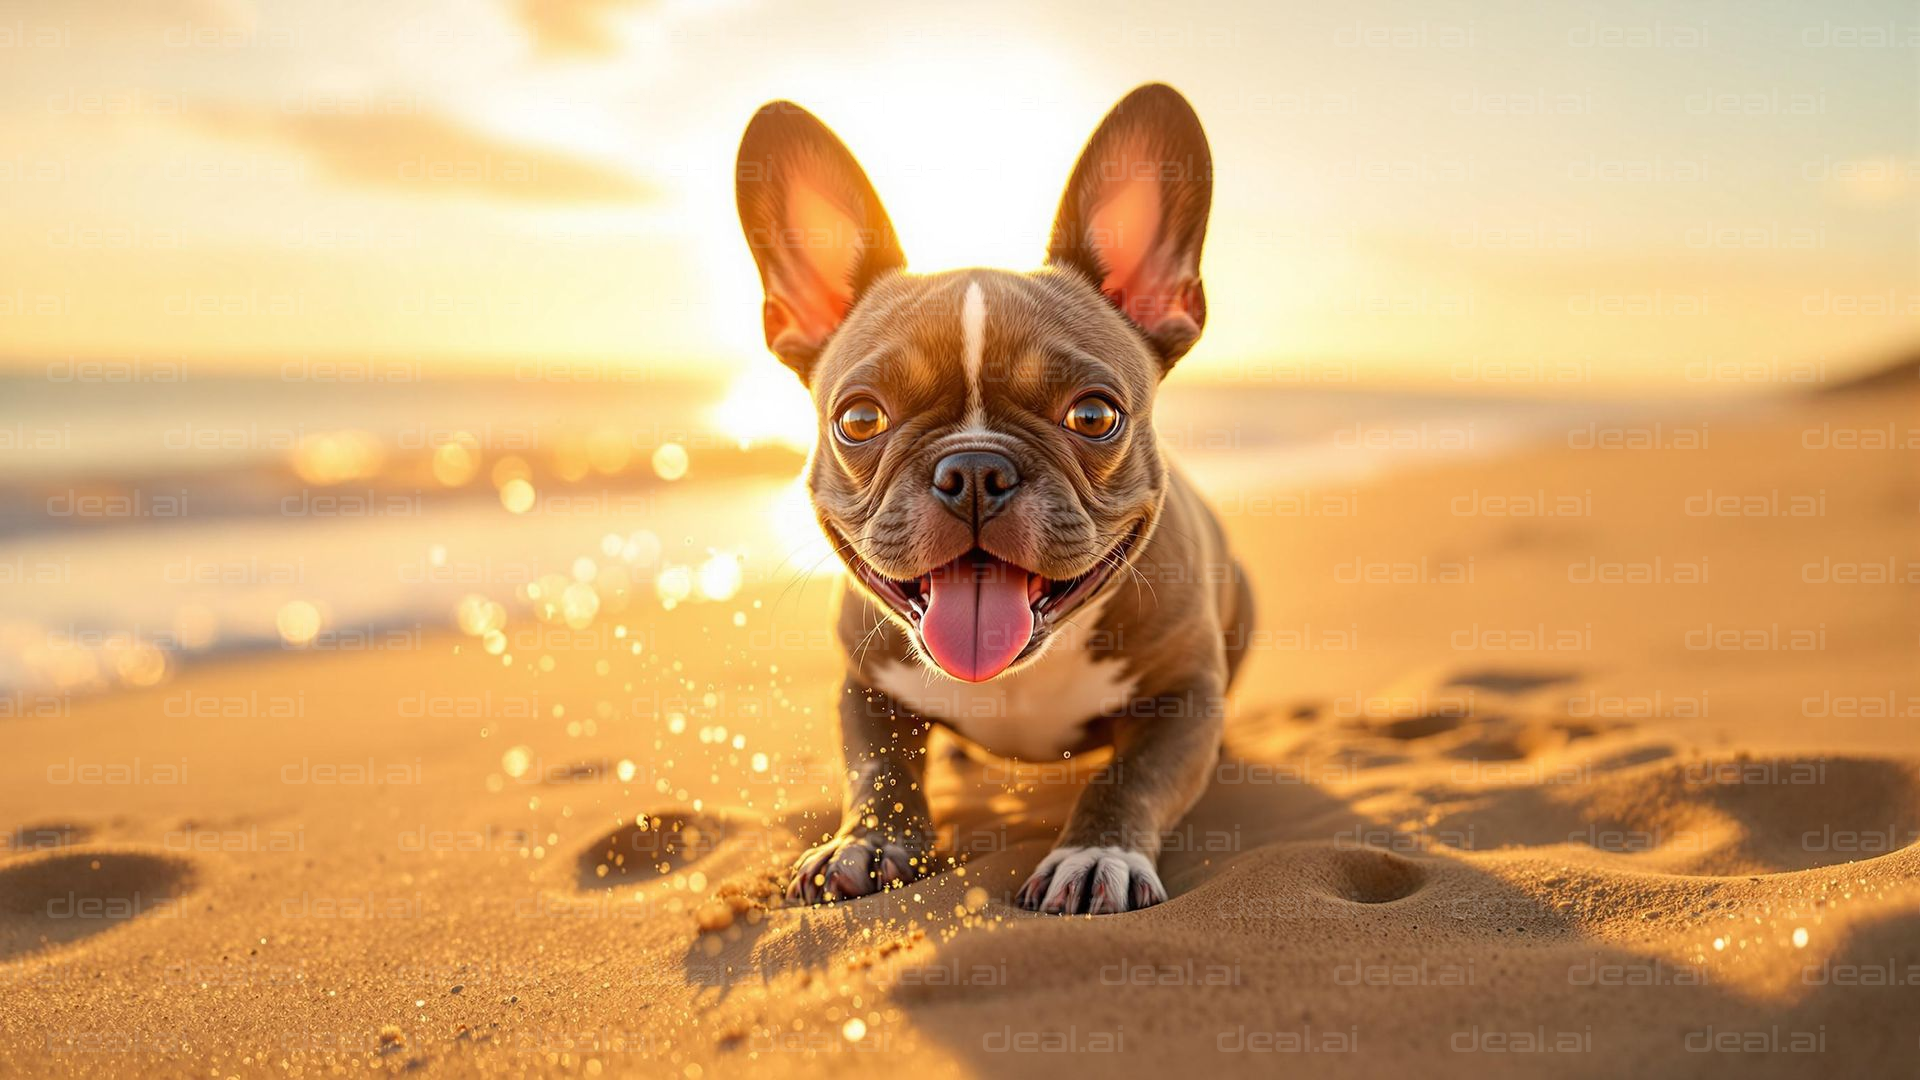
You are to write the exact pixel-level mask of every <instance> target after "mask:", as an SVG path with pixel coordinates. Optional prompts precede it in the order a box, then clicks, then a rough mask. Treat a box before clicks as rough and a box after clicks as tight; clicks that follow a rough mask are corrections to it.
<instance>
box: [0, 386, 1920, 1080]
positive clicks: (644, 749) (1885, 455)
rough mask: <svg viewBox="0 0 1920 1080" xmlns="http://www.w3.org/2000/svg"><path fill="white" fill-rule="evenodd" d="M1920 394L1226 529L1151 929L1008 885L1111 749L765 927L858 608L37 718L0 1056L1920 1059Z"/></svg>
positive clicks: (1791, 1065)
mask: <svg viewBox="0 0 1920 1080" xmlns="http://www.w3.org/2000/svg"><path fill="white" fill-rule="evenodd" d="M1909 376H1910V373H1909ZM1917 407H1920V387H1917V386H1916V384H1915V382H1914V380H1913V379H1912V378H1911V377H1907V378H1905V379H1895V380H1888V381H1887V384H1885V385H1878V386H1874V387H1872V388H1870V389H1868V390H1861V391H1857V392H1852V393H1824V394H1818V395H1796V396H1782V397H1779V398H1776V399H1774V400H1773V402H1772V403H1771V404H1769V405H1767V406H1765V407H1763V408H1759V409H1754V410H1748V411H1747V412H1744V413H1742V414H1740V415H1739V416H1738V417H1736V418H1733V419H1727V418H1724V417H1720V416H1718V415H1715V416H1713V417H1711V418H1709V417H1708V414H1706V413H1705V412H1704V411H1703V412H1702V413H1701V417H1700V418H1699V419H1697V420H1692V419H1689V418H1688V417H1687V416H1686V415H1680V416H1678V417H1677V418H1676V417H1675V416H1674V415H1671V414H1669V415H1667V416H1665V417H1664V418H1662V419H1661V420H1659V421H1657V422H1655V421H1649V422H1647V423H1645V424H1632V423H1629V424H1618V423H1611V422H1607V423H1592V424H1585V425H1582V426H1579V427H1575V428H1570V429H1569V430H1568V431H1567V433H1566V435H1565V437H1564V438H1555V439H1548V440H1542V441H1541V442H1540V443H1539V444H1536V445H1535V446H1533V447H1531V448H1529V449H1527V450H1524V451H1521V452H1518V453H1513V454H1508V455H1504V456H1497V457H1493V458H1490V459H1470V460H1448V461H1447V462H1445V463H1443V464H1440V465H1438V466H1430V467H1426V468H1420V469H1415V470H1412V471H1405V472H1397V473H1393V474H1391V475H1388V476H1386V477H1384V478H1381V479H1376V480H1368V481H1363V482H1359V483H1355V484H1346V483H1338V484H1328V485H1323V486H1321V487H1319V488H1304V489H1303V488H1299V487H1284V486H1275V487H1272V488H1257V487H1241V488H1237V489H1233V490H1224V491H1222V490H1215V491H1213V492H1212V495H1213V498H1214V499H1215V501H1216V503H1217V504H1219V505H1221V507H1222V510H1223V517H1224V518H1225V521H1226V524H1227V527H1228V529H1229V532H1230V533H1231V535H1232V538H1233V541H1234V544H1235V545H1236V547H1237V549H1238V551H1239V552H1240V553H1241V557H1242V558H1243V559H1244V560H1245V562H1246V563H1247V565H1248V566H1249V568H1250V569H1251V571H1252V573H1253V577H1254V580H1255V584H1256V587H1257V589H1258V598H1259V605H1260V612H1261V626H1260V630H1259V632H1258V633H1259V640H1257V641H1255V642H1254V643H1253V647H1252V649H1251V652H1250V661H1249V663H1248V666H1247V669H1246V670H1245V672H1244V673H1243V678H1242V680H1241V683H1240V685H1239V686H1238V687H1237V688H1236V691H1235V693H1234V706H1233V707H1234V715H1233V718H1232V720H1231V722H1230V724H1229V727H1228V736H1227V748H1226V751H1227V752H1226V754H1225V756H1224V757H1223V759H1222V761H1221V764H1220V765H1219V767H1218V769H1217V772H1216V776H1215V779H1214V782H1213V785H1212V787H1211V789H1210V790H1209V792H1208V793H1207V795H1206V796H1205V798H1204V799H1203V800H1202V801H1201V803H1200V804H1199V806H1198V807H1197V808H1196V809H1195V810H1194V811H1193V813H1192V814H1191V815H1189V817H1188V818H1187V819H1186V820H1185V821H1184V822H1182V823H1181V825H1180V827H1179V829H1178V830H1177V831H1176V834H1175V835H1174V836H1172V837H1170V838H1169V842H1168V844H1167V854H1166V855H1165V856H1164V857H1163V860H1162V872H1163V876H1164V878H1165V880H1166V882H1167V885H1168V887H1169V890H1170V892H1171V893H1172V899H1171V900H1170V901H1169V902H1168V903H1166V904H1164V905H1161V906H1159V907H1155V908H1152V909H1150V910H1147V911H1143V912H1138V913H1133V914H1129V915H1124V916H1109V917H1100V918H1085V917H1079V918H1059V917H1049V916H1038V915H1031V914H1028V913H1025V912H1022V911H1020V910H1018V909H1016V908H1015V907H1013V906H1012V905H1011V903H1010V896H1011V894H1012V892H1013V891H1014V890H1015V889H1017V888H1018V886H1019V885H1020V883H1021V882H1022V881H1023V880H1024V878H1025V875H1026V874H1027V872H1028V871H1029V870H1030V869H1031V868H1032V867H1033V865H1034V864H1035V863H1036V862H1037V861H1038V860H1039V858H1040V857H1041V855H1043V854H1044V853H1045V851H1046V849H1047V846H1048V843H1049V839H1050V837H1051V836H1052V835H1053V833H1054V832H1055V831H1056V830H1057V827H1058V825H1059V823H1060V821H1061V820H1062V816H1063V814H1064V811H1065V808H1066V807H1067V806H1069V805H1070V803H1071V800H1072V797H1073V794H1074V791H1075V789H1076V785H1077V784H1078V783H1079V782H1081V781H1082V779H1083V778H1084V777H1085V776H1086V775H1087V774H1088V773H1089V772H1091V770H1092V766H1093V765H1094V764H1097V759H1094V760H1093V761H1088V760H1071V761H1060V762H1046V763H1023V764H1020V765H1014V764H1011V763H1007V762H1000V761H994V760H991V759H988V758H985V757H982V756H979V755H978V754H976V753H970V752H969V751H968V750H967V749H966V748H965V747H962V746H959V745H958V744H956V743H954V742H952V741H950V740H949V741H947V742H944V743H942V744H939V746H938V747H937V749H936V751H935V753H936V756H937V757H938V759H939V760H938V761H937V762H936V764H935V765H934V767H933V769H932V774H931V780H930V783H931V785H932V787H933V801H934V809H935V815H936V817H937V819H938V820H939V823H940V825H941V829H942V847H943V851H944V852H945V853H946V854H947V855H948V856H950V864H949V866H948V867H947V868H946V869H944V870H943V871H942V872H940V873H938V874H936V875H934V876H933V877H931V878H928V879H926V880H924V881H921V882H917V883H914V884H913V885H911V886H910V887H908V888H906V889H904V890H902V891H898V892H893V893H888V894H885V895H881V896H876V897H871V898H866V899H862V900H858V901H852V902H847V903H842V904H838V905H833V906H827V907H819V908H811V909H807V908H797V907H789V906H786V905H785V904H784V903H783V902H782V901H780V900H778V899H777V898H776V897H775V894H774V886H775V885H776V884H777V879H778V877H779V875H780V874H781V873H782V872H783V871H784V868H785V867H786V866H787V864H788V863H789V862H790V860H791V859H792V857H793V856H794V855H795V854H796V853H797V852H799V851H800V850H802V849H803V848H805V847H806V846H807V845H808V844H809V843H810V842H811V840H812V839H814V838H816V837H817V835H818V834H819V833H820V832H822V831H823V830H829V829H831V828H832V827H833V825H834V822H835V819H836V816H837V800H838V783H839V782H838V778H837V775H836V772H837V747H836V745H835V742H834V738H835V736H834V726H833V724H832V722H831V719H830V717H829V716H828V715H827V704H828V703H829V701H830V700H831V694H832V692H833V688H834V685H835V681H836V680H837V678H838V674H839V667H838V664H839V661H838V659H837V657H836V655H835V652H834V650H833V648H832V646H831V637H830V636H829V620H828V604H829V600H830V594H831V592H832V589H831V587H830V584H829V583H828V582H826V581H824V580H797V579H796V578H795V577H794V576H793V575H788V576H786V577H784V578H768V579H763V580H761V579H756V580H749V581H748V583H747V584H746V587H745V588H743V589H742V590H741V591H740V592H739V593H738V595H737V596H735V597H733V598H732V599H731V600H730V601H729V602H728V603H726V604H722V605H717V604H700V605H695V604H687V605H681V606H676V607H674V608H672V609H670V610H668V609H663V608H662V607H661V606H660V605H657V604H649V605H638V604H636V605H633V606H632V607H630V608H629V609H628V610H626V611H625V612H623V613H621V614H620V615H618V616H617V617H614V616H604V617H601V618H598V619H590V620H585V621H584V623H583V624H581V625H573V626H569V625H568V624H567V623H566V622H564V621H558V622H541V621H538V620H536V619H533V618H529V617H524V616H522V615H521V614H519V613H515V615H514V616H513V618H512V619H511V620H510V621H509V622H508V624H507V625H506V627H505V628H504V630H503V631H502V635H503V638H504V648H503V649H502V651H501V652H500V654H499V655H495V654H494V653H492V652H490V651H489V649H488V648H487V647H486V646H485V645H484V644H483V642H482V640H481V639H480V638H478V637H474V636H466V635H460V634H448V633H442V632H434V631H394V632H391V633H367V634H357V635H343V636H338V637H334V638H322V639H319V640H317V641H316V642H315V643H314V644H313V645H312V646H310V647H308V648H305V649H301V650H285V651H278V652H272V653H268V654H253V655H245V656H237V657H234V658H231V659H227V660H222V661H218V662H208V663H201V664H195V665H191V666H188V667H186V668H184V669H183V670H181V671H180V672H178V673H177V674H176V675H174V676H173V677H171V678H169V679H168V680H166V681H164V682H162V683H161V684H160V685H157V686H154V687H152V688H149V689H144V690H123V691H118V692H113V693H106V694H99V695H94V696H86V697H78V698H73V699H67V698H65V697H55V696H51V695H34V694H30V693H21V694H19V695H16V696H15V697H14V698H12V699H11V701H10V703H9V707H10V711H11V713H12V715H11V717H10V718H8V719H6V720H4V721H0V730H4V733H5V739H6V750H7V752H6V753H5V755H4V758H3V759H0V830H3V831H0V843H4V847H0V1074H5V1075H18V1076H31V1075H54V1076H73V1075H87V1076H93V1077H123V1076H126V1077H130V1076H156V1075H158V1076H199V1077H227V1076H269V1075H271V1076H289V1077H292V1076H321V1075H329V1076H331V1075H350V1074H355V1073H361V1072H369V1071H385V1072H390V1073H394V1074H400V1073H412V1072H419V1073H421V1074H425V1075H435V1076H465V1075H529V1074H534V1073H551V1072H566V1073H569V1074H573V1073H577V1074H582V1075H631V1076H678V1077H687V1078H692V1080H698V1078H700V1077H726V1076H736V1075H760V1074H769V1075H817V1074H818V1073H819V1072H820V1071H821V1070H822V1069H823V1068H824V1069H843V1068H856V1069H870V1068H875V1067H885V1068H888V1069H898V1070H901V1071H902V1072H903V1073H905V1074H909V1075H915V1076H948V1075H955V1076H979V1075H1017V1076H1029V1075H1031V1076H1057V1075H1059V1073H1060V1070H1061V1069H1063V1068H1072V1069H1075V1070H1080V1069H1086V1068H1093V1069H1110V1070H1112V1071H1114V1072H1116V1073H1120V1074H1124V1075H1141V1076H1155V1075H1164V1074H1166V1073H1167V1072H1168V1071H1169V1070H1184V1069H1191V1068H1194V1067H1196V1066H1198V1067H1200V1068H1203V1069H1205V1070H1208V1071H1209V1072H1212V1071H1216V1070H1217V1071H1220V1072H1223V1073H1227V1074H1233V1075H1240V1074H1247V1075H1272V1074H1274V1073H1275V1072H1278V1071H1283V1070H1290V1069H1294V1068H1301V1069H1306V1070H1310V1071H1311V1072H1312V1073H1313V1074H1315V1075H1320V1074H1326V1075H1342V1076H1346V1075H1352V1076H1381V1077H1392V1076H1405V1075H1409V1074H1410V1073H1413V1072H1415V1071H1418V1072H1419V1073H1423V1074H1424V1073H1430V1072H1434V1071H1442V1072H1468V1071H1471V1072H1473V1073H1475V1074H1477V1075H1489V1076H1492V1075H1541V1074H1542V1073H1546V1072H1552V1073H1556V1074H1560V1075H1574V1076H1619V1075H1637V1076H1709V1075H1729V1074H1733V1073H1736V1072H1737V1073H1739V1074H1740V1075H1747V1076H1773V1075H1782V1076H1784V1075H1809V1074H1812V1073H1817V1074H1822V1075H1837V1076H1870V1075H1871V1076H1894V1075H1909V1074H1911V1073H1912V1072H1913V1070H1914V1069H1915V1068H1920V1043H1916V1041H1915V1040H1916V1036H1915V1034H1914V1028H1913V1017H1914V1015H1915V1013H1916V1007H1917V1006H1920V847H1916V846H1915V842H1916V838H1917V837H1920V740H1916V737H1915V722H1916V719H1917V718H1920V665H1916V664H1915V650H1916V645H1917V641H1920V607H1917V606H1916V604H1915V599H1916V594H1915V591H1914V585H1915V582H1916V581H1917V580H1920V531H1917V530H1916V529H1915V514H1916V504H1920V475H1917V474H1916V471H1915V469H1914V461H1913V456H1912V448H1913V447H1914V446H1915V445H1916V444H1917V443H1916V440H1917V439H1920V435H1917V434H1916V430H1915V425H1916V417H1920V411H1916V410H1917ZM1402 435H1405V436H1407V437H1419V436H1418V435H1417V434H1414V433H1412V429H1409V430H1408V431H1405V432H1388V433H1386V436H1387V437H1395V438H1397V437H1400V436H1402ZM576 623H582V620H576ZM1069 1060H1071V1064H1069ZM1810 1060H1811V1061H1812V1062H1814V1064H1809V1061H1810ZM1202 1063H1204V1064H1202Z"/></svg>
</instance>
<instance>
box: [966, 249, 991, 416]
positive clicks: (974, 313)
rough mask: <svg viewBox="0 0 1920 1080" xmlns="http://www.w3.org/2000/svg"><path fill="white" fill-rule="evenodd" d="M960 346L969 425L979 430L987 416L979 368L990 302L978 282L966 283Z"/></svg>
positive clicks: (984, 342) (984, 352)
mask: <svg viewBox="0 0 1920 1080" xmlns="http://www.w3.org/2000/svg"><path fill="white" fill-rule="evenodd" d="M960 343H961V345H960V347H961V358H962V359H963V360H964V361H965V362H966V366H967V423H968V424H970V425H972V426H974V427H978V426H980V422H981V420H982V419H983V418H984V416H985V413H986V405H985V402H984V399H983V397H982V392H981V389H980V365H981V363H982V357H984V356H985V354H986V349H987V298H986V296H984V295H983V294H982V293H981V292H980V283H979V282H977V281H970V282H968V283H967V298H966V300H965V301H964V302H962V303H961V305H960Z"/></svg>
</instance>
